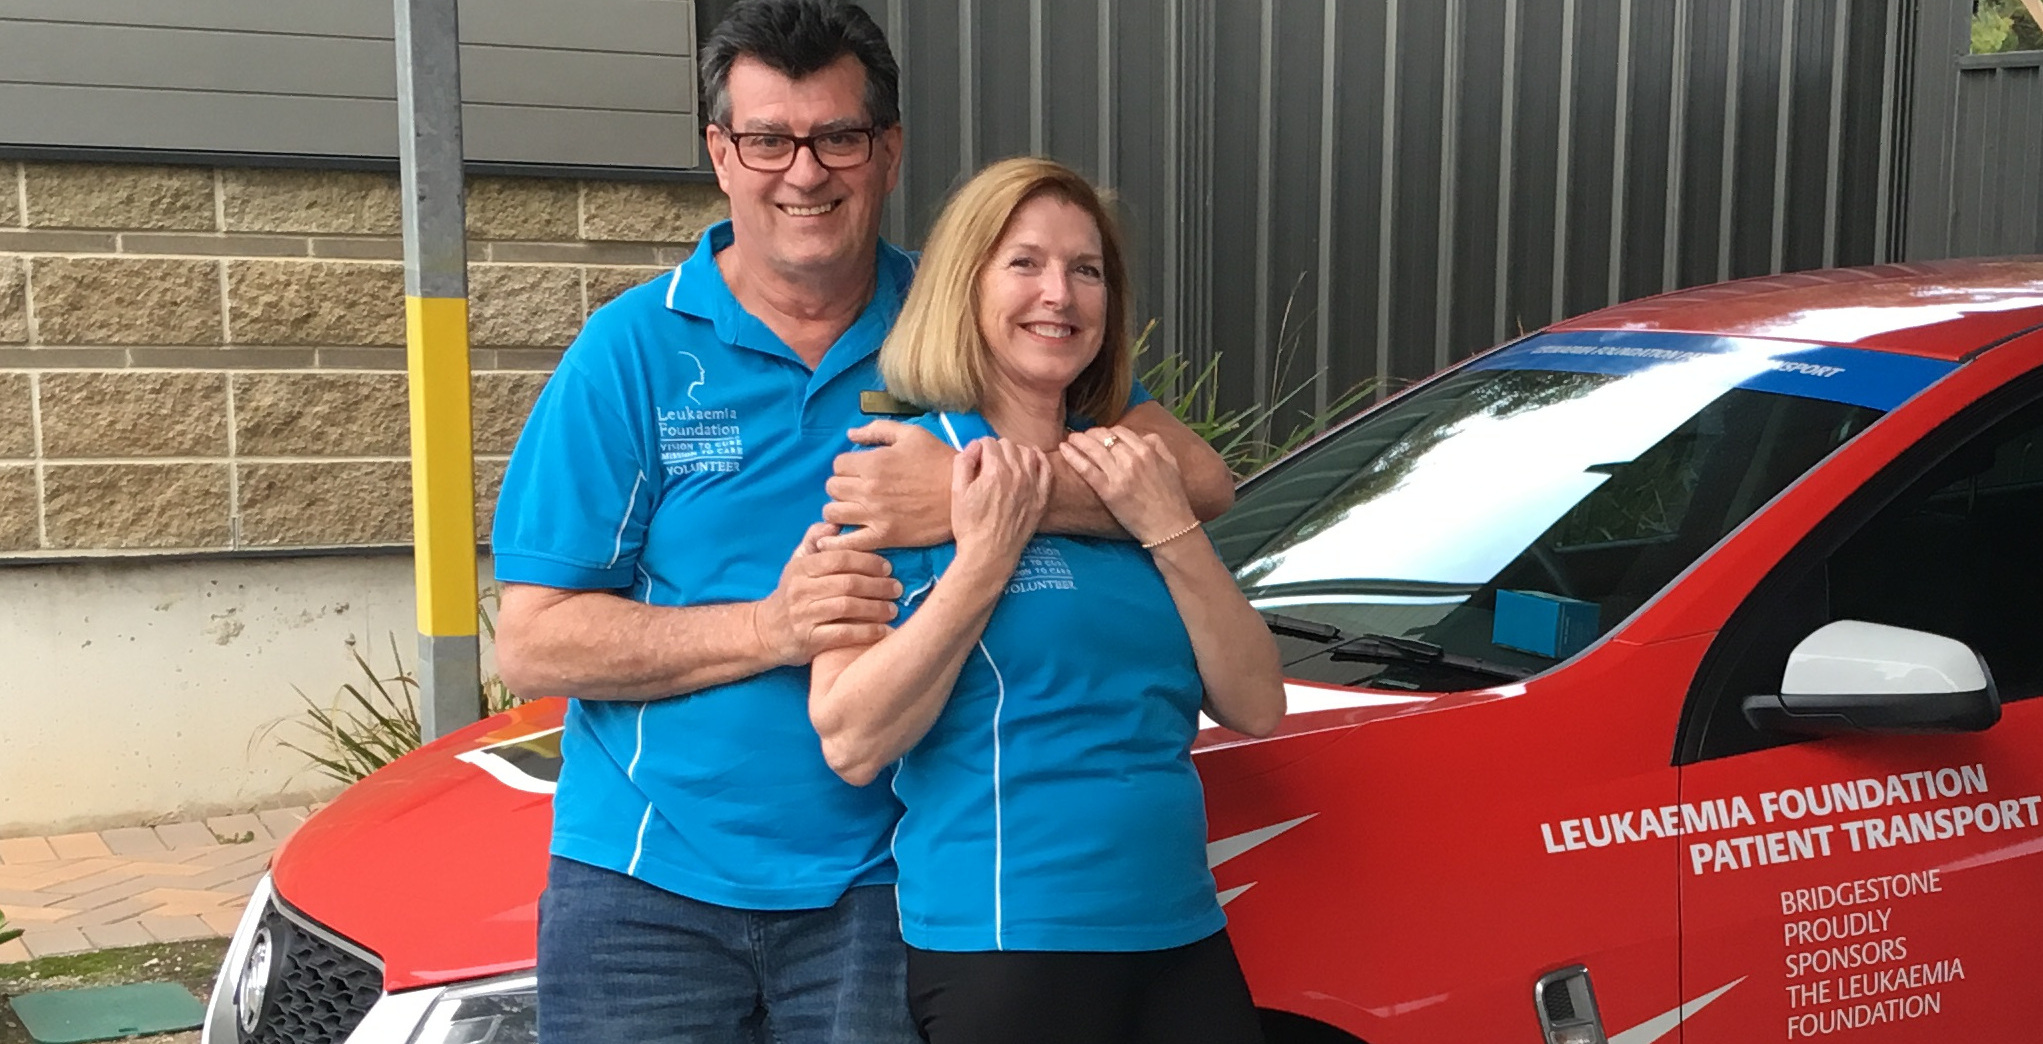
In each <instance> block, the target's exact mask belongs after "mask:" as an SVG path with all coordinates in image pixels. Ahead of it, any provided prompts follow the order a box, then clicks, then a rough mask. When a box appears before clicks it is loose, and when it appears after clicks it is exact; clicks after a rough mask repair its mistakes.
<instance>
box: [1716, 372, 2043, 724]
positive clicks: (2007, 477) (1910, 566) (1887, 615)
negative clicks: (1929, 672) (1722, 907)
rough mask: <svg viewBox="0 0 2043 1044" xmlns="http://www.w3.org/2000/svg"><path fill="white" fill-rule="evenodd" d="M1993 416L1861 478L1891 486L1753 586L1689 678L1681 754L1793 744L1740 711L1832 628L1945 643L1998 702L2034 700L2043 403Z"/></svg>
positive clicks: (2040, 664) (2039, 656) (2040, 678)
mask: <svg viewBox="0 0 2043 1044" xmlns="http://www.w3.org/2000/svg"><path fill="white" fill-rule="evenodd" d="M1995 412H1997V413H1999V414H2000V416H1999V419H1997V420H1993V421H1992V422H1991V423H1986V422H1985V421H1984V420H1974V421H1971V422H1970V425H1971V428H1972V429H1973V431H1972V433H1971V434H1970V435H1969V436H1967V435H1965V434H1963V433H1959V434H1956V435H1953V434H1952V433H1951V432H1950V430H1949V429H1947V430H1946V432H1945V433H1943V438H1942V439H1938V438H1937V437H1935V436H1933V437H1932V440H1931V441H1933V442H1934V441H1942V442H1944V443H1946V444H1947V445H1948V444H1949V443H1951V442H1953V441H1955V443H1956V445H1955V448H1951V449H1948V450H1946V451H1943V452H1940V453H1937V454H1934V461H1933V463H1929V464H1927V465H1925V464H1924V463H1923V461H1922V460H1921V459H1917V460H1916V461H1914V462H1913V463H1905V464H1901V465H1897V468H1896V470H1897V471H1900V470H1902V469H1906V470H1905V473H1904V474H1895V475H1889V476H1883V479H1877V480H1875V482H1874V483H1871V484H1869V486H1868V491H1867V492H1868V495H1869V496H1870V495H1876V494H1877V493H1878V491H1879V489H1880V487H1881V486H1882V485H1883V483H1884V484H1885V485H1886V487H1887V488H1888V489H1890V490H1891V489H1892V488H1894V487H1896V486H1898V487H1900V491H1899V492H1898V493H1896V494H1894V495H1893V496H1892V498H1891V499H1889V500H1887V501H1886V503H1885V504H1884V506H1881V507H1879V508H1878V509H1877V510H1875V511H1872V512H1871V514H1870V516H1869V517H1865V518H1864V519H1863V521H1860V522H1857V524H1847V525H1844V526H1841V527H1832V528H1830V529H1828V530H1827V531H1825V530H1819V532H1818V533H1817V534H1814V535H1812V536H1811V538H1810V548H1808V549H1804V550H1803V551H1802V552H1799V553H1797V554H1792V555H1790V556H1788V557H1787V558H1786V559H1784V560H1783V565H1782V567H1781V568H1779V569H1777V570H1776V572H1775V575H1773V576H1770V577H1769V578H1768V579H1767V581H1766V582H1765V583H1763V584H1761V585H1760V586H1759V587H1758V588H1757V589H1756V590H1755V591H1754V594H1753V596H1752V598H1751V599H1750V600H1748V602H1747V604H1746V605H1745V606H1744V607H1741V608H1740V609H1739V611H1738V613H1737V614H1735V615H1734V616H1733V617H1732V618H1731V620H1730V621H1729V622H1728V623H1727V624H1726V626H1725V628H1724V630H1723V632H1722V633H1721V635H1720V637H1719V639H1718V642H1717V646H1716V647H1715V648H1713V649H1712V650H1711V654H1710V658H1709V659H1707V660H1706V661H1705V663H1704V667H1703V670H1702V671H1701V672H1700V674H1699V681H1698V685H1697V690H1696V692H1695V694H1694V699H1695V700H1696V701H1698V704H1699V705H1698V706H1697V707H1695V708H1694V710H1693V714H1692V718H1693V716H1694V715H1698V714H1706V719H1702V718H1694V720H1692V723H1691V727H1692V728H1696V727H1699V728H1700V729H1701V735H1700V736H1699V737H1697V739H1698V740H1699V742H1696V741H1687V742H1684V746H1685V747H1689V748H1692V749H1693V750H1694V752H1695V754H1696V756H1698V757H1701V758H1710V757H1723V756H1726V755H1731V754H1738V753H1743V752H1746V751H1750V750H1757V749H1761V748H1764V747H1770V746H1776V745H1779V744H1781V743H1785V742H1791V740H1790V739H1788V738H1786V737H1779V736H1771V735H1767V734H1762V733H1759V732H1757V731H1756V730H1754V729H1753V728H1752V727H1751V725H1750V724H1749V723H1747V722H1746V721H1745V718H1744V715H1743V714H1742V712H1741V711H1740V709H1739V705H1740V703H1741V701H1742V700H1743V699H1744V698H1745V697H1746V696H1749V695H1753V694H1757V693H1770V692H1778V691H1780V685H1781V680H1782V676H1783V675H1784V674H1785V672H1786V669H1787V660H1788V654H1789V653H1790V652H1791V651H1793V649H1794V647H1795V645H1796V644H1797V643H1799V642H1800V641H1801V640H1802V639H1803V638H1805V637H1807V636H1808V635H1809V633H1810V632H1811V631H1814V630H1815V629H1816V628H1818V627H1821V626H1822V625H1824V624H1826V623H1830V622H1832V621H1836V620H1864V621H1868V622H1871V623H1881V624H1889V625H1892V626H1895V627H1907V628H1912V629H1914V630H1918V631H1928V632H1931V633H1933V634H1939V635H1943V636H1945V637H1948V638H1956V639H1958V640H1959V641H1962V642H1964V643H1965V644H1967V645H1969V646H1971V647H1972V649H1973V651H1974V652H1977V653H1978V654H1980V656H1981V657H1982V658H1984V659H1985V661H1986V665H1987V669H1988V670H1989V671H1990V672H1991V673H1992V675H1993V679H1994V683H1995V685H1996V687H1997V688H1998V689H1999V691H2000V697H2001V700H2002V701H2003V702H2012V701H2015V700H2023V699H2029V698H2032V697H2034V696H2037V695H2039V694H2043V598H2039V597H2038V594H2037V593H2038V592H2039V591H2043V399H2033V398H2032V399H2031V400H2030V401H2028V402H2027V403H2026V404H2025V405H2021V406H2019V408H2016V409H2014V410H2013V411H2012V412H2007V411H2005V409H2004V408H2003V409H2002V410H1998V411H1995ZM1965 423H1967V422H1966V421H1964V420H1963V419H1961V420H1960V421H1956V422H1954V424H1957V425H1963V424H1965ZM1982 424H1985V427H1984V428H1983V430H1981V429H1980V425H1982ZM1851 511H1852V508H1851V506H1849V505H1847V507H1846V508H1845V509H1843V510H1842V511H1841V512H1840V515H1849V514H1850V513H1851ZM1861 513H1863V509H1861ZM1817 547H1830V548H1833V550H1831V551H1829V553H1827V554H1813V553H1810V552H1811V551H1812V550H1813V549H1815V548H1817Z"/></svg>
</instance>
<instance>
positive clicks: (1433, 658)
mask: <svg viewBox="0 0 2043 1044" xmlns="http://www.w3.org/2000/svg"><path fill="white" fill-rule="evenodd" d="M1327 659H1330V660H1333V661H1334V662H1336V663H1353V662H1357V661H1365V662H1369V663H1425V664H1438V665H1440V666H1442V667H1452V668H1454V669H1455V670H1457V671H1466V672H1467V673H1469V674H1476V675H1481V676H1483V677H1485V678H1497V679H1500V680H1502V681H1517V680H1519V679H1521V678H1530V677H1532V676H1533V674H1535V673H1537V672H1535V671H1533V670H1532V669H1531V668H1527V667H1519V666H1516V665H1513V664H1508V663H1499V662H1497V661H1495V660H1484V659H1479V658H1477V657H1474V656H1462V655H1460V654H1458V653H1451V652H1448V651H1447V650H1445V649H1442V648H1441V647H1440V646H1437V645H1434V644H1433V643H1432V642H1422V641H1419V640H1418V639H1416V638H1399V637H1396V636H1395V635H1388V634H1358V635H1355V636H1354V637H1352V638H1347V639H1344V640H1343V641H1342V642H1341V643H1340V644H1339V645H1336V646H1334V647H1333V648H1332V649H1329V650H1328V651H1327Z"/></svg>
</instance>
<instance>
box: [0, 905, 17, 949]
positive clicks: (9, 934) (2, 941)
mask: <svg viewBox="0 0 2043 1044" xmlns="http://www.w3.org/2000/svg"><path fill="white" fill-rule="evenodd" d="M19 938H21V929H19V928H9V927H7V912H6V911H4V910H0V946H4V945H6V944H7V943H9V942H11V941H13V940H15V939H19Z"/></svg>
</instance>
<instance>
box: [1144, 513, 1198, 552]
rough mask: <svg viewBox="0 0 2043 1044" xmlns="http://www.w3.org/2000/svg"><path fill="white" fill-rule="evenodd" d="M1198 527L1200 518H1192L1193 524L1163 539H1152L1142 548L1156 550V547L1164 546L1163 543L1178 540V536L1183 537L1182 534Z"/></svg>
mask: <svg viewBox="0 0 2043 1044" xmlns="http://www.w3.org/2000/svg"><path fill="white" fill-rule="evenodd" d="M1197 528H1199V520H1198V519H1193V520H1192V524H1191V525H1189V526H1186V527H1185V528H1183V529H1180V530H1178V531H1177V532H1175V533H1172V534H1171V535H1169V536H1167V537H1164V538H1163V539H1162V540H1152V541H1150V542H1149V543H1147V544H1144V545H1142V550H1144V551H1153V550H1155V549H1156V548H1159V547H1162V546H1163V545H1165V544H1168V543H1170V542H1171V541H1173V540H1176V539H1177V538H1179V537H1181V536H1184V535H1185V534H1186V533H1189V532H1191V531H1192V530H1194V529H1197Z"/></svg>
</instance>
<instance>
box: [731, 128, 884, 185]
mask: <svg viewBox="0 0 2043 1044" xmlns="http://www.w3.org/2000/svg"><path fill="white" fill-rule="evenodd" d="M879 136H880V128H878V127H845V128H842V129H839V130H832V131H824V132H823V133H821V134H807V135H802V134H779V133H775V132H772V131H766V132H756V131H734V130H731V129H730V128H729V127H725V128H724V137H726V138H729V139H731V145H732V147H734V148H736V149H737V150H738V162H739V163H742V164H744V165H745V166H746V167H747V168H749V169H751V170H756V171H759V172H760V173H762V174H778V173H780V172H781V171H784V170H786V169H788V168H789V167H792V166H794V161H795V153H797V152H800V151H801V150H802V148H803V147H804V146H806V147H807V148H808V150H809V153H810V155H813V156H815V157H816V162H817V163H820V164H822V165H823V166H824V168H825V169H828V170H849V169H851V168H852V167H856V166H858V165H860V164H862V163H864V162H866V161H867V160H870V159H872V158H873V139H875V138H877V137H879Z"/></svg>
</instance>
